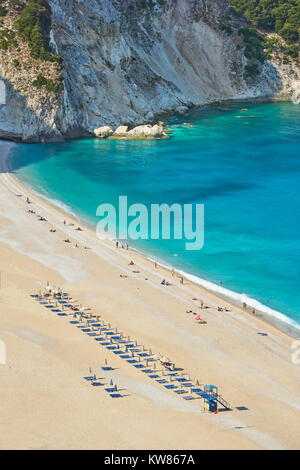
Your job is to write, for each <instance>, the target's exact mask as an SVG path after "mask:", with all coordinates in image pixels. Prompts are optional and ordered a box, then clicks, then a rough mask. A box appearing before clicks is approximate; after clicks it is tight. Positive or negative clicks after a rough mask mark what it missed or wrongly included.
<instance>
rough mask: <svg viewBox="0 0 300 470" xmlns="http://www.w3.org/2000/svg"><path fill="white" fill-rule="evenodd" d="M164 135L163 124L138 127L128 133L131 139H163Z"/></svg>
mask: <svg viewBox="0 0 300 470" xmlns="http://www.w3.org/2000/svg"><path fill="white" fill-rule="evenodd" d="M164 135H165V133H164V128H163V126H162V125H161V124H155V125H154V126H151V125H150V124H146V125H144V126H137V127H134V128H133V129H131V130H130V131H129V132H128V136H131V137H163V136H164Z"/></svg>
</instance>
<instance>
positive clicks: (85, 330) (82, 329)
mask: <svg viewBox="0 0 300 470" xmlns="http://www.w3.org/2000/svg"><path fill="white" fill-rule="evenodd" d="M81 331H83V332H84V333H87V332H88V331H91V329H90V328H81Z"/></svg>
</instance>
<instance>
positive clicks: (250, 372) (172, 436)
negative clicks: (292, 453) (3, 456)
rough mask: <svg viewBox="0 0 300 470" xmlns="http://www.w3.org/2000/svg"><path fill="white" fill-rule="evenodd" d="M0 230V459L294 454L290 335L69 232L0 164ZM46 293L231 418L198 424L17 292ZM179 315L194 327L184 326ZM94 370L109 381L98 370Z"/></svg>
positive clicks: (191, 410) (89, 236) (195, 406)
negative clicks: (11, 454)
mask: <svg viewBox="0 0 300 470" xmlns="http://www.w3.org/2000/svg"><path fill="white" fill-rule="evenodd" d="M2 159H3V161H4V156H2ZM27 197H28V198H29V200H30V201H31V204H28V203H27V202H26V198H27ZM28 210H32V211H33V212H35V214H32V213H28ZM37 214H39V215H41V216H42V217H44V218H45V219H46V221H40V220H38V218H37ZM64 220H66V224H64V223H63V221H64ZM0 224H1V225H0V260H1V262H0V272H1V289H0V305H1V321H0V340H2V341H4V343H5V345H6V355H7V363H6V364H5V365H0V377H1V385H2V386H1V403H0V414H1V423H0V449H297V448H299V446H300V437H299V436H300V432H299V431H300V429H299V428H300V425H299V423H300V396H299V390H300V378H299V367H300V366H299V365H298V366H297V365H295V364H293V362H292V352H293V351H292V343H293V341H294V339H293V338H292V337H290V336H288V335H287V334H285V333H283V332H281V331H279V330H278V329H276V328H275V327H274V326H272V325H270V324H267V323H266V322H265V321H263V320H262V319H261V318H259V317H258V316H254V315H251V314H250V313H249V312H245V311H243V310H242V309H240V308H238V307H237V306H235V305H231V304H230V302H228V301H225V300H224V299H222V298H220V297H217V296H216V295H215V294H213V293H211V292H209V291H207V290H206V289H204V288H202V287H201V286H197V285H196V284H193V283H192V282H190V281H188V280H185V281H184V284H183V285H182V284H181V283H180V278H179V277H178V276H177V275H176V274H175V275H174V276H172V275H171V273H170V272H169V271H168V270H166V269H164V268H162V267H160V266H157V267H155V266H154V263H153V262H152V261H151V260H148V259H146V258H144V257H143V256H141V255H140V254H138V253H136V252H133V251H131V250H129V251H127V250H125V249H121V248H116V247H115V245H114V244H113V243H112V242H110V241H105V240H99V239H98V238H97V237H96V235H95V234H94V233H93V232H92V231H91V230H89V229H88V228H87V227H83V226H82V224H81V223H80V226H81V227H82V228H83V231H77V230H76V228H77V227H78V225H79V221H78V220H76V218H73V217H71V216H70V214H66V213H64V212H63V211H62V210H60V209H59V208H57V207H55V206H54V205H52V204H51V203H50V202H48V201H46V200H45V199H43V198H42V197H40V196H38V195H37V194H35V193H33V192H32V191H30V189H28V188H26V187H24V186H23V185H22V184H21V183H20V182H19V181H18V180H16V179H15V177H14V176H13V175H12V174H9V173H6V172H5V167H4V166H2V172H1V175H0ZM50 230H55V232H53V231H52V232H50ZM67 238H68V239H70V241H71V243H65V242H64V241H63V240H64V239H67ZM75 244H77V245H78V248H76V247H75ZM85 247H86V248H88V249H85ZM131 261H133V262H134V265H130V264H129V263H130V262H131ZM133 271H136V272H133ZM162 279H166V280H167V281H168V282H169V283H170V284H171V285H169V286H166V285H162V284H161V281H162ZM47 282H50V283H51V284H52V285H53V286H57V287H60V288H61V289H62V290H63V291H64V292H68V293H69V294H70V296H71V297H72V299H73V301H74V303H75V304H78V305H83V306H84V307H86V308H90V309H91V312H93V313H95V314H97V315H100V316H101V318H102V319H103V320H104V321H105V322H108V323H110V324H111V325H112V326H113V327H114V328H117V329H118V331H119V332H122V333H123V334H124V335H125V336H130V338H131V339H132V340H133V341H135V340H136V341H137V343H138V345H141V346H144V347H145V348H147V349H149V348H150V349H151V351H152V352H154V353H160V354H162V355H165V356H167V357H169V358H171V359H172V362H174V363H175V364H176V366H177V367H178V368H182V369H183V370H184V373H186V374H187V376H189V377H190V378H191V381H192V382H193V383H194V384H195V383H196V381H197V380H198V381H199V383H200V384H201V385H203V384H204V385H205V384H214V385H217V386H218V387H219V392H220V393H221V394H222V396H223V397H224V399H225V400H226V401H227V402H229V403H230V405H231V410H230V411H223V412H222V410H220V412H219V413H218V414H213V413H208V412H204V411H203V400H201V399H199V400H193V401H190V402H188V401H185V400H183V398H182V397H180V396H177V395H176V394H175V393H174V391H172V390H167V389H166V388H164V387H163V386H162V384H160V383H157V382H156V381H155V380H153V379H151V378H149V377H148V376H147V375H146V374H143V373H142V372H141V371H140V370H138V369H136V368H134V367H133V366H132V365H131V364H129V363H128V362H127V361H125V360H124V359H121V358H120V357H118V356H117V355H115V354H113V353H112V351H109V350H107V349H106V348H105V347H103V346H101V345H100V344H98V343H97V342H96V341H94V338H92V337H90V336H88V335H86V334H85V333H84V332H82V331H81V330H80V329H78V328H76V327H75V326H74V325H72V324H70V320H71V319H72V317H69V316H67V317H59V316H57V315H56V314H55V313H54V312H52V311H49V310H47V309H46V308H44V307H43V305H41V304H39V303H38V302H36V301H35V300H34V299H33V298H32V297H30V294H36V293H37V292H38V291H39V290H44V289H45V286H46V284H47ZM193 299H197V300H193ZM201 300H203V301H204V304H205V306H206V307H207V308H205V309H203V310H202V309H201V308H200V302H201ZM218 306H222V307H223V308H225V307H226V309H227V310H228V311H218V309H217V307H218ZM189 310H193V311H194V312H197V313H198V314H200V315H201V317H202V318H203V319H204V320H205V321H206V322H207V323H206V324H198V323H196V322H195V316H194V315H193V314H188V313H186V311H189ZM258 332H267V333H268V336H261V335H258V334H257V333H258ZM105 360H106V361H107V363H108V364H109V365H110V366H111V367H113V369H114V370H113V371H108V372H104V371H102V370H101V366H103V365H104V363H105ZM90 369H91V370H92V371H93V373H95V374H96V376H97V378H99V380H102V381H104V382H106V383H110V381H111V380H113V382H114V383H116V384H118V386H119V387H120V388H121V390H122V391H123V394H124V395H125V396H124V397H123V398H121V399H112V398H111V397H110V396H109V394H108V393H106V392H105V390H104V389H103V388H101V387H92V386H91V384H90V383H89V382H88V381H86V380H84V378H83V377H84V376H86V375H89V370H90ZM161 369H162V368H161Z"/></svg>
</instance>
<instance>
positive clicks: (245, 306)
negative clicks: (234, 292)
mask: <svg viewBox="0 0 300 470" xmlns="http://www.w3.org/2000/svg"><path fill="white" fill-rule="evenodd" d="M246 308H247V304H246V302H243V309H244V310H246Z"/></svg>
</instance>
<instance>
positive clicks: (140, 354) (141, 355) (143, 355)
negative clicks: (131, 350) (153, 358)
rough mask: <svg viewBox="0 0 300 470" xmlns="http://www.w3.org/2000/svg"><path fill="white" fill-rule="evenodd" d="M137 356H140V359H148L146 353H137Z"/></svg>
mask: <svg viewBox="0 0 300 470" xmlns="http://www.w3.org/2000/svg"><path fill="white" fill-rule="evenodd" d="M138 356H140V357H148V356H149V354H148V353H139V354H138Z"/></svg>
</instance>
